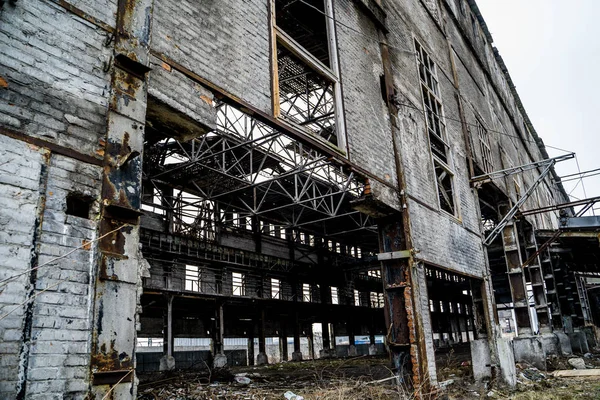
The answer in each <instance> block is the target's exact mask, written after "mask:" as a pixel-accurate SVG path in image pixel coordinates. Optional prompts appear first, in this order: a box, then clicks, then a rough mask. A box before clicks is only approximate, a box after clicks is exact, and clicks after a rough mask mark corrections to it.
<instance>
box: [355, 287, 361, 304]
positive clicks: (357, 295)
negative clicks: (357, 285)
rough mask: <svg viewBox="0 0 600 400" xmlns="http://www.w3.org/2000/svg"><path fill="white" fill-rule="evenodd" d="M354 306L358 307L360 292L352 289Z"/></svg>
mask: <svg viewBox="0 0 600 400" xmlns="http://www.w3.org/2000/svg"><path fill="white" fill-rule="evenodd" d="M354 305H355V306H356V307H360V292H359V291H358V290H356V289H354Z"/></svg>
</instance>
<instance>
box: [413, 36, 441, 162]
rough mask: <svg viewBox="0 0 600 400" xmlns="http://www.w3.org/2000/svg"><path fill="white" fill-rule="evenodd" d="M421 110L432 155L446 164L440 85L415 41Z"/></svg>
mask: <svg viewBox="0 0 600 400" xmlns="http://www.w3.org/2000/svg"><path fill="white" fill-rule="evenodd" d="M415 48H416V51H417V61H418V64H419V78H420V81H421V94H422V95H423V108H424V110H425V117H426V118H425V120H426V123H427V131H428V133H429V144H430V146H431V151H432V152H433V154H434V155H435V156H436V157H438V158H439V159H440V160H442V161H444V162H448V144H447V143H446V125H445V123H444V116H443V108H442V99H441V98H440V84H439V81H438V79H437V72H436V65H435V62H434V61H433V60H432V59H431V57H429V54H427V52H426V51H425V50H424V49H423V47H422V46H421V45H420V44H419V43H418V42H416V41H415Z"/></svg>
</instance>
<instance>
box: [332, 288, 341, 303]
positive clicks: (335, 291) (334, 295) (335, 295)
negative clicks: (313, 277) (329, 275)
mask: <svg viewBox="0 0 600 400" xmlns="http://www.w3.org/2000/svg"><path fill="white" fill-rule="evenodd" d="M331 304H340V300H339V298H338V288H336V287H334V286H332V287H331Z"/></svg>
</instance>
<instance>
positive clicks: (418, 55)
mask: <svg viewBox="0 0 600 400" xmlns="http://www.w3.org/2000/svg"><path fill="white" fill-rule="evenodd" d="M413 43H414V46H415V60H416V64H417V74H418V76H419V86H420V87H421V101H422V102H423V110H424V117H425V126H426V128H427V142H428V143H429V152H430V153H431V160H432V166H433V174H434V176H435V189H436V194H437V202H438V208H439V210H440V211H442V212H444V213H445V214H447V215H450V216H452V217H453V218H456V219H459V218H460V210H459V205H458V204H459V202H457V201H456V200H457V197H456V190H455V183H454V177H455V175H454V172H453V170H452V168H451V167H450V164H451V163H452V155H451V153H450V146H449V144H448V142H447V130H446V123H445V119H446V117H445V114H444V104H443V102H442V98H441V96H440V94H438V93H436V92H435V90H434V89H435V88H431V87H429V85H428V84H427V82H426V81H424V80H423V79H422V77H421V72H420V67H421V65H423V68H425V70H426V72H429V73H431V74H432V80H434V81H435V82H436V84H437V88H438V89H439V88H440V87H439V79H438V74H437V63H436V62H435V61H434V60H433V58H431V56H430V55H429V52H427V50H425V47H424V46H423V45H422V44H421V43H420V42H419V40H418V39H417V38H416V37H413ZM425 60H428V61H429V62H428V64H429V65H425ZM423 88H425V89H426V90H427V94H430V95H431V96H433V98H434V100H435V101H436V102H437V103H438V105H439V108H440V110H441V113H440V114H436V113H434V112H433V110H428V109H427V106H426V105H425V93H423ZM428 112H432V113H434V115H435V116H437V117H438V119H439V121H440V124H441V128H442V132H443V135H444V137H442V138H440V137H439V135H436V137H437V138H438V139H440V140H441V141H442V143H443V144H444V145H445V146H446V151H447V153H446V160H447V162H445V161H444V160H442V159H440V158H439V157H438V156H437V155H435V154H434V152H433V150H432V146H431V138H430V136H429V135H430V132H431V128H430V126H429V121H428V116H427V113H428ZM436 163H437V164H439V165H440V166H441V167H442V168H443V169H444V170H445V171H446V172H447V173H448V174H449V175H450V184H451V185H452V203H453V208H454V210H453V211H454V213H453V214H450V213H449V212H447V211H446V210H444V209H443V208H442V204H441V199H440V188H439V183H438V179H437V173H436Z"/></svg>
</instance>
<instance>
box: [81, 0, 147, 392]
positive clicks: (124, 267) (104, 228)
mask: <svg viewBox="0 0 600 400" xmlns="http://www.w3.org/2000/svg"><path fill="white" fill-rule="evenodd" d="M153 3H154V1H153V0H119V1H118V5H117V7H116V8H115V9H116V10H118V12H117V15H116V25H115V30H114V35H112V36H111V38H113V39H114V40H112V41H107V42H106V46H110V45H111V44H112V45H113V46H114V49H113V54H114V57H111V60H112V62H110V61H109V65H108V67H109V68H110V71H111V77H110V83H111V84H110V85H108V83H107V91H108V93H109V95H108V96H109V98H108V101H107V107H108V110H107V124H106V126H107V132H106V136H105V137H104V138H103V142H104V143H105V144H106V145H105V146H104V149H103V150H104V151H103V155H104V159H103V177H102V180H103V184H102V191H101V198H100V199H99V204H101V207H102V208H101V215H100V220H99V222H98V232H97V235H98V237H100V236H102V237H104V238H103V239H102V240H100V241H99V242H98V250H99V252H98V254H97V255H98V257H95V259H96V260H97V262H98V264H97V268H96V269H95V270H96V271H98V274H97V275H96V276H94V277H93V278H92V284H94V285H95V287H94V289H93V292H94V293H95V296H94V297H93V299H92V301H94V304H93V313H94V318H93V326H92V329H93V332H92V334H91V342H90V346H91V348H90V350H91V351H90V353H91V354H90V364H91V365H90V367H91V370H92V371H98V374H100V376H103V377H106V376H109V377H108V378H105V379H102V383H103V384H101V385H99V384H98V385H94V384H93V383H92V387H91V396H89V397H93V398H102V397H104V396H105V395H107V391H108V390H111V395H112V396H113V397H114V398H126V397H130V396H131V393H135V392H136V382H137V379H136V378H135V370H134V359H135V357H134V354H133V352H134V347H135V345H134V344H135V342H136V338H137V332H136V323H135V321H136V317H137V315H136V314H137V311H138V307H139V303H138V299H139V298H140V296H141V291H142V285H141V277H142V275H141V274H140V265H142V259H143V258H142V256H141V252H139V251H138V250H139V248H138V242H139V230H140V226H139V222H140V221H139V216H140V214H142V211H141V187H142V157H141V156H140V155H141V154H142V153H143V151H144V132H145V124H146V105H147V94H148V93H147V90H148V75H147V73H148V71H150V68H149V67H148V65H149V43H150V40H149V38H150V33H151V30H150V28H151V26H152V18H153ZM117 228H121V229H120V230H116V229H117ZM111 232H112V233H111ZM109 310H110V311H111V312H109ZM114 311H117V312H114ZM115 354H118V355H119V357H115V356H114V355H115ZM107 373H110V374H108V375H107ZM93 375H96V372H94V373H93ZM100 376H98V378H100ZM94 378H95V376H91V377H90V381H91V382H94V381H95V379H94ZM98 381H100V380H99V379H98ZM109 388H110V389H109Z"/></svg>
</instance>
